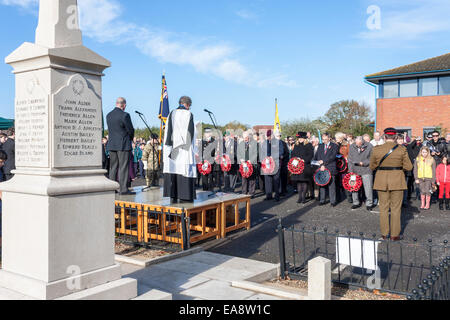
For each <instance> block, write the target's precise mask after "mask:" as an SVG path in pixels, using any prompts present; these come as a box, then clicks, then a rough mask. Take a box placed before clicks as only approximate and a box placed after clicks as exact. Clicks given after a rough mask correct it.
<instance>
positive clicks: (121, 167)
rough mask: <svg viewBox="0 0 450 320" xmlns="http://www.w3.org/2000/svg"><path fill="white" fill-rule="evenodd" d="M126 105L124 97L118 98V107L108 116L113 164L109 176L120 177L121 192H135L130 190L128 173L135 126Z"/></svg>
mask: <svg viewBox="0 0 450 320" xmlns="http://www.w3.org/2000/svg"><path fill="white" fill-rule="evenodd" d="M126 107H127V101H126V100H125V99H124V98H118V99H117V102H116V108H115V109H114V110H113V111H111V112H110V113H109V114H108V115H107V116H106V122H107V124H108V131H109V140H108V144H107V151H108V152H109V157H110V166H111V167H110V171H109V178H110V179H111V180H115V181H117V177H118V178H119V179H118V182H119V184H120V190H119V192H120V194H133V192H130V191H129V190H128V174H129V163H130V153H131V142H132V141H133V138H134V127H133V124H132V123H131V117H130V114H129V113H126V112H125V108H126ZM117 171H118V172H119V175H118V176H117Z"/></svg>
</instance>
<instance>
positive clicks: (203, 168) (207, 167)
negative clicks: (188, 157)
mask: <svg viewBox="0 0 450 320" xmlns="http://www.w3.org/2000/svg"><path fill="white" fill-rule="evenodd" d="M197 168H198V171H199V172H200V174H201V175H203V176H206V175H208V174H210V173H211V171H212V166H211V163H210V162H209V161H208V160H205V161H203V163H199V164H197Z"/></svg>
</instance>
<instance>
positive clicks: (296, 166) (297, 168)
mask: <svg viewBox="0 0 450 320" xmlns="http://www.w3.org/2000/svg"><path fill="white" fill-rule="evenodd" d="M288 169H289V172H290V173H292V174H296V175H299V174H302V173H303V171H305V161H303V160H302V159H300V158H292V159H291V160H290V161H289V164H288Z"/></svg>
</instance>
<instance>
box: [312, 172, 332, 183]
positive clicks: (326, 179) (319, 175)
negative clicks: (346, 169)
mask: <svg viewBox="0 0 450 320" xmlns="http://www.w3.org/2000/svg"><path fill="white" fill-rule="evenodd" d="M330 181H331V172H330V170H328V169H326V168H325V171H321V170H320V169H319V170H317V171H316V173H315V174H314V182H315V183H316V184H317V185H318V186H319V187H325V186H327V185H328V184H329V183H330Z"/></svg>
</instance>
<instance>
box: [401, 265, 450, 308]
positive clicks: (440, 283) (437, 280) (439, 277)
mask: <svg viewBox="0 0 450 320" xmlns="http://www.w3.org/2000/svg"><path fill="white" fill-rule="evenodd" d="M449 268H450V256H449V257H446V258H445V259H444V260H442V262H441V263H439V265H438V266H437V267H433V268H432V271H431V273H430V274H428V275H427V277H426V278H425V279H423V280H422V281H421V283H420V284H419V285H418V286H417V289H414V290H412V294H411V295H409V296H408V300H450V290H449V287H450V272H449Z"/></svg>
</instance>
